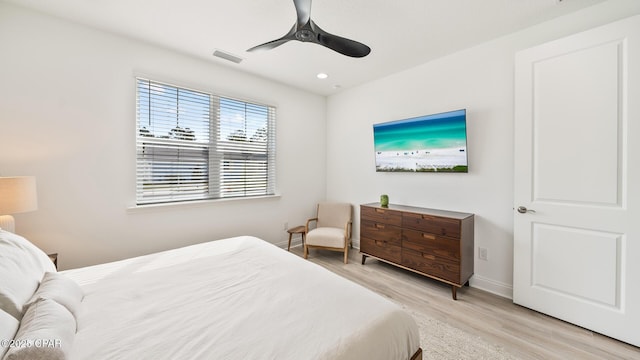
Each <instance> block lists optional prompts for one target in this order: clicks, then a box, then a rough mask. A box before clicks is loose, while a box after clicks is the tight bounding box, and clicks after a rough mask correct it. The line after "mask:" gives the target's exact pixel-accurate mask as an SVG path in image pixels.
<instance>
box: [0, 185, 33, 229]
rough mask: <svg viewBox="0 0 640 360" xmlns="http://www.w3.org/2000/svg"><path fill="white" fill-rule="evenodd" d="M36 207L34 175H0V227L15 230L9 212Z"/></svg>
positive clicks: (31, 209)
mask: <svg viewBox="0 0 640 360" xmlns="http://www.w3.org/2000/svg"><path fill="white" fill-rule="evenodd" d="M37 209H38V197H37V195H36V178H35V176H13V177H0V228H2V229H4V230H7V231H11V232H15V226H16V223H15V219H14V218H13V216H11V215H9V214H17V213H23V212H27V211H33V210H37ZM2 214H7V215H2Z"/></svg>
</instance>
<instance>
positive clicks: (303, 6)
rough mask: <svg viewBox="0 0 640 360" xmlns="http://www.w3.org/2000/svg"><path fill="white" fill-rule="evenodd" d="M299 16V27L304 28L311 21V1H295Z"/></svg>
mask: <svg viewBox="0 0 640 360" xmlns="http://www.w3.org/2000/svg"><path fill="white" fill-rule="evenodd" d="M293 5H295V7H296V13H297V14H298V27H299V28H300V27H302V26H304V25H305V24H306V23H308V22H309V20H310V19H311V0H293Z"/></svg>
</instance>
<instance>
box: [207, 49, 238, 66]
mask: <svg viewBox="0 0 640 360" xmlns="http://www.w3.org/2000/svg"><path fill="white" fill-rule="evenodd" d="M213 56H216V57H219V58H220V59H225V60H229V61H231V62H234V63H236V64H240V62H242V58H240V57H238V56H235V55H233V54H229V53H228V52H224V51H221V50H216V51H214V52H213Z"/></svg>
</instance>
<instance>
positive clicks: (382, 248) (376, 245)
mask: <svg viewBox="0 0 640 360" xmlns="http://www.w3.org/2000/svg"><path fill="white" fill-rule="evenodd" d="M360 251H361V252H363V253H366V254H369V255H373V256H377V257H379V258H381V259H385V260H388V261H393V262H395V263H398V264H399V263H400V261H401V260H402V248H401V247H400V246H399V245H394V244H391V243H389V242H388V241H385V240H374V239H370V238H366V237H363V236H362V235H360Z"/></svg>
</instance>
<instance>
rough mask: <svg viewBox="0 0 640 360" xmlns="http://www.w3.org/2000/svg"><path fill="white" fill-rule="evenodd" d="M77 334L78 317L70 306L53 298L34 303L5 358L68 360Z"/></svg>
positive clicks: (17, 359) (11, 359) (28, 309)
mask: <svg viewBox="0 0 640 360" xmlns="http://www.w3.org/2000/svg"><path fill="white" fill-rule="evenodd" d="M75 335H76V320H75V319H74V318H73V315H71V313H70V312H69V311H67V309H66V308H65V307H64V306H62V305H60V304H58V303H57V302H55V301H53V300H49V299H40V300H38V301H36V302H35V303H33V304H31V305H30V306H29V307H28V308H27V311H26V312H25V314H24V317H23V318H22V321H21V323H20V329H18V333H17V334H16V336H15V340H16V341H15V345H16V346H14V347H11V348H9V350H8V351H7V354H6V356H5V358H4V360H51V359H54V360H64V359H66V358H67V356H68V354H69V350H70V349H71V346H72V345H73V340H74V338H75Z"/></svg>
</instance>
